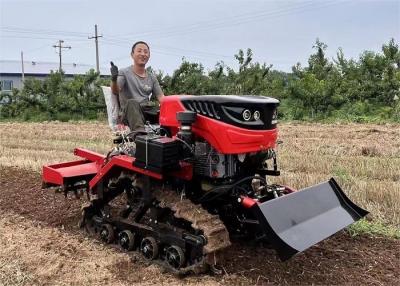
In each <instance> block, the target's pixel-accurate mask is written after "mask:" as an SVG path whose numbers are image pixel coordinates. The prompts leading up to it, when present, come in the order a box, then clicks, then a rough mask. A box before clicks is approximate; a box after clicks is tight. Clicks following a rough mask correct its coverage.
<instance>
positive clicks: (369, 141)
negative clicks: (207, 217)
mask: <svg viewBox="0 0 400 286" xmlns="http://www.w3.org/2000/svg"><path fill="white" fill-rule="evenodd" d="M111 138H112V136H111V132H110V130H109V129H108V126H107V125H106V124H105V123H87V122H78V123H57V122H51V123H0V165H3V166H17V167H22V168H25V169H31V170H35V171H40V170H41V166H42V165H44V164H49V163H56V162H60V161H63V160H73V159H74V156H73V155H72V150H73V148H75V147H83V148H87V149H90V150H93V151H97V152H100V153H106V152H107V151H108V150H109V149H110V148H111V147H112V140H111ZM280 139H281V140H282V141H283V142H284V143H283V144H282V145H281V146H280V147H279V150H278V152H279V164H280V168H281V170H282V175H281V176H280V177H279V178H276V179H275V181H276V182H279V183H283V184H287V185H291V186H293V187H295V188H303V187H306V186H310V185H313V184H316V183H319V182H321V181H324V180H327V179H329V178H330V177H331V176H333V177H335V178H336V179H337V180H338V182H339V184H340V185H341V186H342V187H343V189H344V190H345V192H346V193H347V194H348V195H349V196H350V198H351V199H353V200H354V201H355V202H356V203H358V204H360V205H361V206H362V207H364V208H366V209H368V210H369V211H370V212H371V213H372V218H373V219H375V220H378V221H380V222H384V223H387V224H390V225H392V226H394V227H397V228H399V227H400V125H395V124H387V125H375V124H365V125H363V124H329V125H327V124H287V123H286V124H281V125H280Z"/></svg>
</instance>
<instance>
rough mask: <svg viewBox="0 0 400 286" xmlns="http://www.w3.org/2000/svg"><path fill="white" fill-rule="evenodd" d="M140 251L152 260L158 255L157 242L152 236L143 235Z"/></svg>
mask: <svg viewBox="0 0 400 286" xmlns="http://www.w3.org/2000/svg"><path fill="white" fill-rule="evenodd" d="M140 251H141V252H142V254H143V256H144V257H145V258H147V259H149V260H153V259H155V258H157V256H158V244H157V242H156V240H155V239H154V238H153V237H150V236H148V237H145V238H143V240H142V242H141V243H140Z"/></svg>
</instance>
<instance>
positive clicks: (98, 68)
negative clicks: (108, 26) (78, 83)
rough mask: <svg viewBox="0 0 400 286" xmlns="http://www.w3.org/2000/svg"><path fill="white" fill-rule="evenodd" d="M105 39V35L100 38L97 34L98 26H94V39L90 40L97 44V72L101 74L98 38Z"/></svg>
mask: <svg viewBox="0 0 400 286" xmlns="http://www.w3.org/2000/svg"><path fill="white" fill-rule="evenodd" d="M101 37H103V35H101V36H99V35H98V34H97V24H96V25H94V37H88V39H94V41H95V43H96V70H97V72H98V73H100V67H99V40H98V38H101Z"/></svg>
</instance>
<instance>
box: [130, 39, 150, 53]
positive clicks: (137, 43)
mask: <svg viewBox="0 0 400 286" xmlns="http://www.w3.org/2000/svg"><path fill="white" fill-rule="evenodd" d="M139 44H143V45H145V46H146V47H147V48H148V49H149V51H150V47H149V45H148V44H147V43H146V42H144V41H137V42H136V43H134V44H133V46H132V53H133V51H134V50H135V48H136V46H137V45H139Z"/></svg>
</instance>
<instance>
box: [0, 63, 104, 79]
mask: <svg viewBox="0 0 400 286" xmlns="http://www.w3.org/2000/svg"><path fill="white" fill-rule="evenodd" d="M58 67H59V63H57V62H39V61H26V60H24V73H25V75H38V76H39V75H48V74H50V71H52V70H53V71H58ZM62 69H63V71H64V73H65V74H66V75H75V74H85V73H87V72H88V71H89V70H90V69H94V70H96V67H95V65H93V66H92V65H86V64H76V63H63V64H62ZM0 74H3V75H4V74H7V75H21V74H22V65H21V61H15V60H0ZM100 74H101V75H109V74H110V71H109V70H108V69H106V68H103V67H100Z"/></svg>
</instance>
